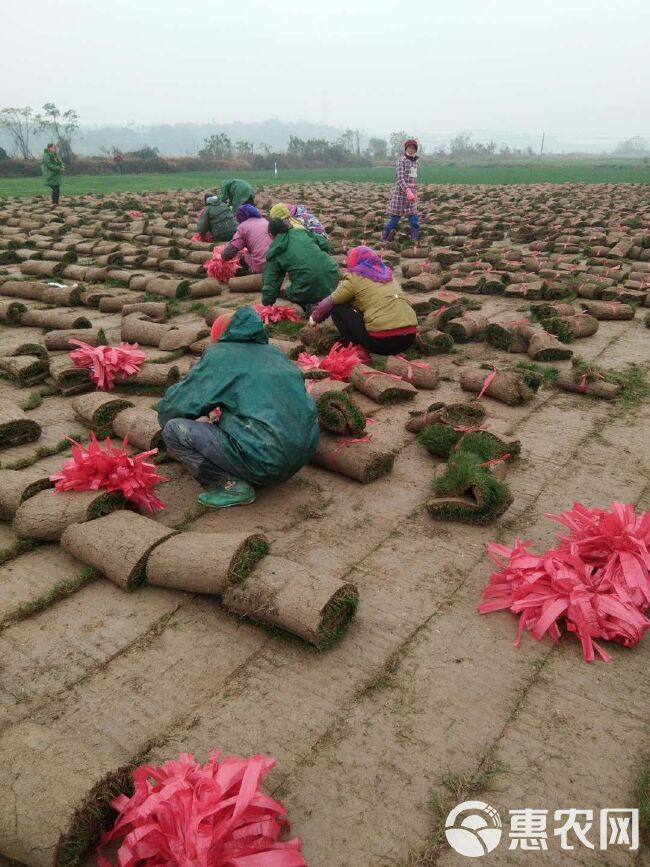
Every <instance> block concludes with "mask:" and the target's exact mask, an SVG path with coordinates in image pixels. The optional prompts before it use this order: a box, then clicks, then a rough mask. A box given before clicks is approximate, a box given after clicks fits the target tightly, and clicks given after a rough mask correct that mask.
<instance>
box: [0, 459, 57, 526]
mask: <svg viewBox="0 0 650 867" xmlns="http://www.w3.org/2000/svg"><path fill="white" fill-rule="evenodd" d="M52 484H53V483H52V482H51V481H50V474H49V473H46V472H44V471H43V470H39V469H37V468H36V467H26V468H25V469H24V470H0V520H2V521H13V519H14V515H15V514H16V509H17V508H18V506H20V504H21V503H22V502H23V501H24V500H28V499H29V498H30V497H33V496H34V494H38V492H39V491H44V490H45V489H46V488H51V487H52Z"/></svg>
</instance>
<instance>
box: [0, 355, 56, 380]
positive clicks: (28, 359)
mask: <svg viewBox="0 0 650 867" xmlns="http://www.w3.org/2000/svg"><path fill="white" fill-rule="evenodd" d="M48 371H49V368H48V364H47V361H46V360H45V359H43V358H39V357H38V356H35V355H13V356H11V355H0V372H2V374H3V375H4V376H5V377H6V378H7V379H10V380H11V381H12V382H13V383H15V384H16V385H17V386H18V387H19V388H29V387H30V386H32V385H36V384H37V383H39V382H43V380H44V379H45V378H46V377H47V374H48Z"/></svg>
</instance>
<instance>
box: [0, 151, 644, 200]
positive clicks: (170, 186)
mask: <svg viewBox="0 0 650 867" xmlns="http://www.w3.org/2000/svg"><path fill="white" fill-rule="evenodd" d="M232 174H233V173H232V172H231V173H230V174H229V173H227V172H178V173H170V174H152V175H145V174H143V175H118V174H111V175H73V176H70V177H65V176H64V178H63V184H62V187H61V193H62V195H64V196H65V195H84V194H85V193H101V194H110V193H126V192H130V193H140V192H145V191H147V190H186V189H192V188H198V189H202V190H209V189H214V188H215V187H217V186H218V182H219V181H220V180H221V179H223V178H226V177H229V176H230V177H231V176H232ZM236 174H237V176H238V177H242V178H247V179H248V180H250V182H251V183H252V184H254V185H256V186H261V185H267V184H273V183H275V182H276V181H275V179H274V176H273V172H237V173H236ZM394 179H395V172H394V169H392V168H389V167H386V168H383V167H382V168H370V169H368V168H346V169H296V170H293V171H280V172H279V173H278V178H277V183H280V184H287V183H300V182H303V183H310V182H314V181H361V182H368V181H374V182H375V183H392V182H393V181H394ZM418 180H419V181H420V183H424V184H533V183H549V184H563V183H575V182H582V183H590V184H594V183H624V184H630V183H637V184H650V164H647V163H645V164H644V163H643V162H641V161H632V160H630V161H629V162H628V163H621V162H620V161H619V162H616V161H606V160H604V161H602V162H599V163H597V162H590V163H588V162H578V163H575V164H573V163H558V162H553V163H549V164H543V165H533V166H490V165H486V166H461V165H440V166H437V165H436V166H427V165H425V166H422V167H421V168H420V172H419V176H418ZM46 192H48V190H47V189H46V188H45V186H44V185H43V182H42V181H41V179H40V178H3V179H0V196H38V195H43V194H45V193H46Z"/></svg>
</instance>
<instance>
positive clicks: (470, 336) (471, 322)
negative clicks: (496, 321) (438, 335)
mask: <svg viewBox="0 0 650 867" xmlns="http://www.w3.org/2000/svg"><path fill="white" fill-rule="evenodd" d="M487 327H488V319H487V317H486V316H483V314H482V313H474V312H472V311H470V310H466V311H465V312H464V313H463V314H462V315H461V316H459V317H458V318H457V319H451V320H450V321H449V322H447V324H446V325H445V331H446V332H447V333H448V334H451V336H452V337H453V338H454V340H455V341H456V343H465V342H466V341H468V340H482V339H483V338H484V337H485V332H486V329H487Z"/></svg>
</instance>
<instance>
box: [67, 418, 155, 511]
mask: <svg viewBox="0 0 650 867" xmlns="http://www.w3.org/2000/svg"><path fill="white" fill-rule="evenodd" d="M128 439H129V438H128V436H126V437H125V438H124V442H123V443H122V445H121V447H119V448H116V447H115V446H113V445H112V444H111V441H110V438H109V437H106V439H105V440H104V448H103V449H102V447H101V444H100V443H99V442H98V440H97V437H96V436H95V434H94V433H91V434H90V443H89V444H88V445H87V446H83V445H81V443H78V442H75V440H71V442H72V458H71V459H70V460H68V461H66V462H65V463H64V464H63V466H62V467H61V469H60V470H59V472H58V473H54V475H52V476H50V481H51V482H54V483H55V485H54V487H55V489H56V490H57V491H99V490H105V491H108V492H113V491H119V492H120V493H122V494H123V495H124V496H125V497H126V499H127V500H129V501H130V502H132V503H133V504H134V505H136V506H138V507H139V508H142V509H146V510H147V511H148V512H158V511H160V510H161V509H164V508H165V504H164V503H163V502H162V501H161V500H159V499H158V497H156V495H155V494H154V493H153V489H154V488H155V486H156V485H158V484H160V482H166V481H167V479H166V478H164V477H163V476H159V475H158V472H157V470H156V467H155V466H154V465H153V464H150V463H147V460H146V459H147V458H148V457H151V455H155V454H157V452H158V449H151V450H150V451H148V452H141V453H140V454H137V455H130V454H129V453H128V452H127V450H126V446H127V443H128Z"/></svg>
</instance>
